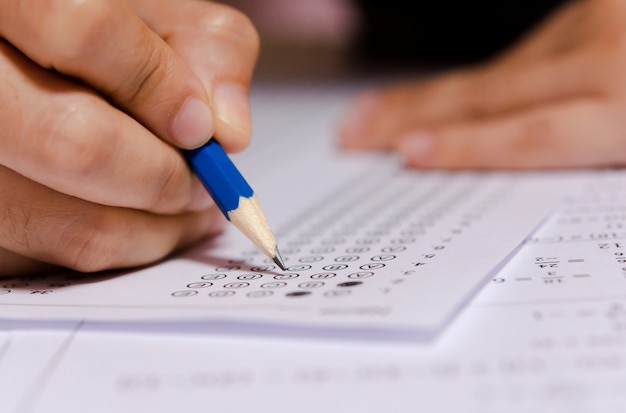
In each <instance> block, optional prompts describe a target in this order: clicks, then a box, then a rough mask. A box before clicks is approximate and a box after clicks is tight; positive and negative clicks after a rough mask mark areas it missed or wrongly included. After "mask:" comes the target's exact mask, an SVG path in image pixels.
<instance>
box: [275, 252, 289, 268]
mask: <svg viewBox="0 0 626 413" xmlns="http://www.w3.org/2000/svg"><path fill="white" fill-rule="evenodd" d="M273 259H274V262H275V263H276V265H278V267H279V268H280V269H281V270H283V271H287V267H285V263H284V262H283V257H281V256H280V252H278V247H276V251H274V258H273Z"/></svg>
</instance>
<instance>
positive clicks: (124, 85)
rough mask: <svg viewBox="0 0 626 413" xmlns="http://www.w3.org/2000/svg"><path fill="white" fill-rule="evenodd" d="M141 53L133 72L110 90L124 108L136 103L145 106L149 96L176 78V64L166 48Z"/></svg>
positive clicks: (148, 49) (153, 48)
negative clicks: (174, 65)
mask: <svg viewBox="0 0 626 413" xmlns="http://www.w3.org/2000/svg"><path fill="white" fill-rule="evenodd" d="M140 53H141V55H140V56H138V57H137V61H136V63H135V65H134V67H133V70H132V71H129V72H128V76H127V77H126V78H125V79H123V80H122V81H120V82H119V83H118V84H117V85H116V87H115V88H112V89H111V90H110V94H111V95H112V96H114V97H115V99H116V100H117V101H118V102H119V103H120V104H121V105H122V106H126V107H128V106H133V105H134V104H135V103H136V102H141V103H143V104H145V102H147V101H149V99H146V97H147V96H152V95H154V94H156V93H157V91H159V90H160V88H161V87H162V85H164V84H168V83H170V82H169V79H171V78H173V77H174V72H175V70H174V67H173V64H174V62H173V60H172V57H171V56H170V55H169V54H168V53H167V51H166V49H165V48H162V47H150V48H146V49H144V50H142V51H141V52H140Z"/></svg>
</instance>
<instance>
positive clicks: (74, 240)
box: [58, 214, 128, 272]
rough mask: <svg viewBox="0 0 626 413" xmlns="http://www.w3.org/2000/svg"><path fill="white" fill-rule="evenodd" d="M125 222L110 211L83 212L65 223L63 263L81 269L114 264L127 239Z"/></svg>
mask: <svg viewBox="0 0 626 413" xmlns="http://www.w3.org/2000/svg"><path fill="white" fill-rule="evenodd" d="M123 228H124V225H123V222H121V221H120V220H119V219H114V218H112V217H111V216H109V215H104V214H100V215H88V216H87V215H82V216H79V217H76V218H73V219H72V221H71V222H70V223H69V225H65V226H64V230H63V231H60V234H59V238H58V243H59V244H58V251H59V254H60V255H61V256H62V257H64V258H63V259H62V262H61V264H62V265H65V266H66V267H68V268H71V269H74V270H77V271H81V272H95V271H102V270H106V269H109V268H111V267H113V266H114V265H115V264H116V262H117V261H118V257H119V256H120V254H121V253H122V252H123V251H122V248H124V247H123V245H124V243H123V242H119V241H120V240H123V239H127V235H128V234H124V230H123Z"/></svg>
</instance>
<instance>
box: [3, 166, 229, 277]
mask: <svg viewBox="0 0 626 413" xmlns="http://www.w3.org/2000/svg"><path fill="white" fill-rule="evenodd" d="M0 215H1V216H0V234H2V235H1V236H0V248H3V249H6V250H9V251H12V252H13V253H15V254H18V255H21V256H24V257H26V258H30V259H33V260H37V261H41V262H46V263H50V264H53V265H58V266H62V267H67V268H71V269H75V270H78V271H85V272H92V271H100V270H106V269H112V268H124V267H133V266H138V265H143V264H148V263H152V262H154V261H157V260H159V259H161V258H163V257H165V256H167V255H168V254H170V253H171V252H173V251H175V250H177V249H180V248H184V247H186V246H189V245H191V244H193V243H196V242H197V241H199V240H200V239H202V238H203V237H206V236H207V235H209V234H212V233H214V232H216V231H217V230H218V229H219V228H220V227H221V225H222V223H223V217H221V214H220V213H219V211H218V210H217V208H212V209H210V210H206V211H203V212H195V213H184V214H180V215H155V214H151V213H148V212H144V211H137V210H133V209H128V208H115V207H107V206H103V205H98V204H93V203H90V202H87V201H84V200H81V199H78V198H75V197H71V196H68V195H64V194H60V193H58V192H55V191H53V190H51V189H50V188H47V187H44V186H42V185H40V184H38V183H36V182H33V181H31V180H29V179H27V178H25V177H23V176H21V175H19V174H17V173H16V172H14V171H12V170H10V169H7V168H4V167H0Z"/></svg>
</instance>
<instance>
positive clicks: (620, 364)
mask: <svg viewBox="0 0 626 413" xmlns="http://www.w3.org/2000/svg"><path fill="white" fill-rule="evenodd" d="M314 97H315V96H314ZM323 98H325V97H323ZM255 99H256V97H255ZM313 101H314V102H315V99H313ZM255 102H257V104H258V102H259V101H257V100H255ZM302 104H303V105H305V106H307V105H308V106H313V104H312V103H311V102H307V101H306V100H305V101H304V102H303V103H302ZM270 106H271V105H270ZM308 106H307V107H308ZM318 106H319V105H318ZM322 106H323V108H322V109H320V111H322V112H323V111H326V110H327V109H328V108H330V109H328V110H327V111H328V112H329V113H330V112H332V113H336V112H337V109H338V106H333V105H332V104H329V105H322ZM286 107H289V105H288V104H287V106H286ZM331 109H332V110H331ZM257 113H259V112H257ZM304 118H306V116H305V117H304ZM289 120H290V119H285V121H286V122H287V121H289ZM300 121H302V117H301V118H298V117H294V122H300ZM320 128H321V126H320V127H317V126H315V125H313V126H311V127H310V129H307V130H310V131H311V133H312V135H311V136H316V135H315V134H316V133H317V132H316V131H319V130H320ZM303 135H306V134H305V133H304V132H303ZM298 142H300V141H298ZM307 142H308V140H305V143H303V145H306V144H307ZM312 146H314V145H312ZM283 147H284V145H279V146H278V147H272V146H271V145H267V148H269V149H267V150H268V151H269V152H268V153H273V152H274V151H276V150H278V149H280V148H283ZM263 148H264V149H265V148H266V147H265V146H263ZM328 148H330V146H328V147H327V150H329V151H330V149H328ZM307 150H308V149H307ZM249 156H251V155H249V154H245V155H243V156H242V157H241V158H240V161H241V162H243V165H244V167H245V168H248V167H249V168H250V169H249V171H248V174H249V175H253V176H255V177H259V181H260V182H261V185H262V184H263V182H265V180H268V182H271V181H272V179H274V178H272V172H271V171H269V170H267V169H265V168H261V167H259V166H258V164H255V163H248V162H247V160H248V159H249ZM359 157H360V156H357V157H355V158H354V160H350V159H348V160H347V161H346V162H347V163H350V164H352V162H355V163H354V164H352V165H358V162H359V160H358V158H359ZM285 159H286V162H288V161H289V159H290V158H289V157H288V156H285ZM292 166H293V164H292ZM255 168H257V169H256V171H257V172H258V174H257V173H253V172H254V171H255ZM355 168H356V170H358V167H355ZM435 175H436V174H434V175H433V176H435ZM467 176H472V175H466V174H460V176H459V177H456V178H458V179H461V180H462V179H469V178H467ZM502 176H504V177H505V178H504V179H505V180H506V179H511V182H514V183H517V182H518V179H517V178H515V176H517V175H507V174H504V175H502ZM539 176H540V175H536V177H537V178H538V177H539ZM546 176H552V175H546ZM554 177H555V176H553V178H554ZM288 178H289V177H286V180H287V181H288ZM311 179H313V178H311ZM446 179H450V180H451V181H454V179H455V177H454V176H452V175H450V176H449V177H448V178H446ZM533 179H534V178H533ZM554 179H557V178H554ZM525 180H526V178H524V177H519V181H525ZM537 181H538V182H537V185H538V186H536V187H535V188H534V190H532V191H530V190H528V191H526V190H525V191H524V193H525V194H526V196H527V198H526V199H525V200H524V201H523V202H519V203H517V204H515V205H512V206H511V208H510V210H509V211H507V212H506V216H507V220H506V221H507V224H506V225H508V222H510V221H514V220H515V219H516V218H515V217H517V216H524V214H525V210H526V209H527V208H528V206H529V204H532V203H533V202H534V200H535V199H536V198H544V197H549V196H552V195H550V194H551V193H554V192H557V193H559V192H560V191H563V192H565V193H567V197H566V199H564V201H563V202H564V203H563V204H562V205H561V207H559V208H558V210H556V211H555V212H554V213H553V214H551V215H550V216H549V217H548V218H547V220H546V221H545V222H544V223H542V222H540V221H541V220H539V221H537V222H536V223H535V225H537V226H540V224H542V225H541V227H540V228H539V229H538V230H537V231H536V232H534V233H533V234H532V236H530V237H528V239H527V240H526V241H525V242H524V243H523V245H522V246H521V248H520V249H519V250H518V251H517V253H516V254H515V255H514V256H513V257H512V258H511V259H510V260H509V261H508V262H507V263H506V265H505V266H504V267H503V268H502V269H500V270H499V271H497V273H494V274H492V275H489V276H488V275H487V274H485V276H486V284H485V285H484V288H483V289H482V290H481V292H480V293H479V294H478V295H477V296H476V297H475V298H474V300H473V301H472V302H471V303H469V304H468V305H467V306H466V307H465V308H464V309H463V311H462V312H460V314H459V316H458V317H457V318H456V319H454V320H453V321H451V322H449V324H448V326H447V328H446V329H443V330H440V331H439V333H440V334H439V335H437V336H436V339H435V340H433V341H430V342H424V341H422V342H402V343H399V342H394V341H385V342H378V341H376V342H374V341H371V340H329V339H322V338H320V337H319V336H317V337H316V339H302V338H294V337H291V336H288V335H284V336H281V337H276V336H273V337H268V336H267V332H266V330H265V329H263V328H261V329H256V330H255V329H254V328H253V326H258V325H262V323H261V322H260V321H258V320H257V322H255V323H253V324H251V325H249V326H248V328H249V331H252V332H253V333H254V334H250V335H247V336H244V337H242V336H238V335H234V334H213V333H210V331H208V330H207V329H199V328H198V329H197V330H196V331H195V333H194V332H193V331H192V330H191V329H189V328H186V327H185V323H181V322H180V320H179V321H176V320H171V322H170V323H169V324H163V325H162V327H163V328H161V329H160V330H158V329H157V330H156V331H155V330H154V329H152V331H145V330H151V329H150V328H143V330H144V331H142V329H141V328H139V327H142V326H143V327H145V326H146V325H150V324H145V323H143V324H142V323H133V324H125V325H128V326H129V328H126V329H122V328H119V325H120V324H119V323H111V324H105V323H102V322H87V323H84V324H80V323H78V322H77V323H75V324H68V325H62V324H61V325H60V324H58V323H52V322H50V321H43V322H42V321H39V318H37V317H32V319H31V320H30V321H16V322H13V323H7V322H5V323H0V349H4V350H0V384H2V385H0V395H1V397H0V402H1V403H2V411H7V412H11V413H56V412H64V413H78V412H80V413H82V412H85V411H89V412H90V413H105V412H106V413H110V412H116V413H126V412H128V413H131V412H132V413H137V412H151V413H170V412H185V413H196V412H197V413H201V412H207V411H212V412H220V413H225V412H237V413H239V412H246V411H254V412H261V413H262V412H267V413H283V412H284V413H293V412H298V413H307V412H311V413H313V412H315V413H318V412H331V413H333V412H337V413H339V412H341V413H343V412H357V411H358V412H364V413H378V412H381V411H384V412H415V411H430V412H464V413H466V412H467V413H502V412H506V413H517V412H533V413H561V412H562V413H605V412H606V413H613V412H622V411H626V384H624V383H626V288H625V286H624V284H625V283H626V265H624V264H625V263H624V262H622V260H623V258H622V257H623V255H622V254H626V244H625V243H624V242H625V241H626V207H625V205H626V173H624V172H623V171H610V172H591V171H590V172H584V171H583V172H577V173H571V174H569V173H567V174H565V176H564V177H558V179H557V181H555V182H554V183H553V184H551V185H546V186H542V183H541V180H540V179H537ZM497 182H501V181H500V178H498V179H497ZM255 187H258V185H255ZM268 190H270V191H271V187H269V189H268V188H263V191H265V192H266V191H268ZM315 190H316V188H307V190H306V191H303V193H311V192H313V193H315ZM265 192H263V194H264V193H265ZM513 192H515V189H514V190H513ZM259 193H261V191H259ZM288 195H289V193H287V195H284V196H288ZM316 196H317V195H316ZM291 197H292V198H293V199H289V201H290V202H292V204H293V205H296V207H294V210H300V209H301V208H302V205H306V202H307V200H306V199H302V198H300V197H298V196H294V195H291ZM263 201H264V204H267V202H265V201H266V200H265V199H263ZM271 202H272V200H271V199H270V203H271ZM466 206H467V204H465V203H464V204H462V205H461V204H460V205H459V207H466ZM273 208H274V207H273V206H270V205H266V209H267V210H268V211H267V212H270V211H273ZM270 213H274V212H270ZM280 218H281V217H280V214H278V215H276V216H272V217H271V221H272V222H277V223H278V222H279V221H280ZM481 222H482V221H481ZM506 225H502V226H501V227H496V228H491V229H492V230H493V232H492V233H491V235H492V236H494V237H496V236H498V237H499V236H500V235H499V234H501V233H506V228H507V226H506ZM435 232H437V231H435ZM230 237H235V238H236V237H237V235H236V234H235V233H233V234H228V235H227V236H226V237H224V238H223V239H224V240H230V239H231V238H230ZM483 241H485V239H484V238H476V239H474V241H473V243H474V244H481V243H482V242H483ZM224 242H226V241H224ZM228 242H231V241H228ZM232 242H233V243H236V245H239V243H240V242H242V241H241V240H238V239H237V240H235V241H232ZM467 244H471V242H468V241H464V242H463V243H462V245H467ZM459 245H461V244H459ZM218 247H219V248H222V247H224V246H222V245H220V246H218ZM226 247H228V245H226ZM251 250H252V248H251V247H249V246H248V247H247V248H245V249H244V251H251ZM198 251H199V252H198ZM198 251H196V252H193V253H191V255H190V256H189V257H188V258H183V259H186V260H191V259H192V257H195V256H196V255H195V254H198V255H199V256H202V254H203V251H204V249H202V248H200V249H199V250H198ZM216 251H218V250H216ZM219 251H222V250H221V249H220V250H219ZM253 257H256V256H254V255H253ZM294 257H295V256H294ZM445 258H446V262H450V263H451V264H450V265H455V266H456V268H461V269H462V270H466V269H468V268H469V265H467V264H466V263H465V262H462V263H455V262H454V261H455V259H456V258H457V255H456V254H451V255H449V256H445ZM470 258H472V257H470ZM501 258H504V257H498V259H501ZM229 259H230V258H229ZM292 259H293V258H292ZM186 264H189V263H186ZM193 264H194V265H199V266H203V265H205V264H202V263H197V262H194V263H193ZM386 268H387V267H386ZM129 275H130V277H126V276H124V277H119V280H126V279H127V278H128V279H129V280H133V281H132V282H129V283H128V284H126V283H125V285H124V288H121V289H118V290H115V289H109V286H108V284H109V282H110V281H111V280H106V279H105V280H103V281H101V282H100V281H98V280H96V281H94V282H95V283H96V284H95V285H94V289H97V288H95V287H97V286H98V285H101V286H103V287H102V291H103V292H104V291H106V292H107V293H108V294H113V293H119V294H122V298H123V300H121V301H115V300H119V299H117V298H108V297H107V298H99V299H101V300H103V301H102V302H104V303H107V302H114V303H116V304H115V305H105V306H103V307H102V308H101V311H102V312H101V314H100V316H99V317H98V318H99V319H101V320H103V319H106V318H107V317H111V318H116V317H112V316H110V315H109V312H111V311H114V310H115V309H119V310H120V314H122V315H124V316H126V314H123V313H124V311H126V312H131V313H134V312H135V311H136V310H137V308H136V307H130V306H128V307H122V306H121V305H120V302H123V303H128V302H130V301H131V298H130V297H135V298H136V302H138V303H139V304H140V305H139V308H142V306H143V308H147V306H146V304H145V302H142V301H141V300H143V299H145V297H146V295H148V296H150V294H146V291H148V292H152V291H155V292H159V291H165V292H169V291H172V288H173V287H174V286H178V285H179V284H177V283H179V282H183V283H184V282H186V281H187V278H186V277H187V276H188V274H186V273H178V274H175V276H173V277H172V278H173V281H167V280H164V279H162V278H159V275H158V274H156V275H155V277H156V279H149V278H134V275H133V274H129ZM376 276H378V274H377V275H376ZM372 278H374V277H372ZM379 278H381V277H379ZM177 279H181V281H178V280H177ZM117 280H118V278H116V279H115V281H116V282H117ZM182 280H184V281H182ZM68 281H70V282H72V281H74V280H68ZM14 282H15V283H19V282H22V283H25V282H29V281H28V280H22V281H20V280H17V281H15V280H14ZM169 282H171V284H169ZM5 285H8V284H5ZM368 285H369V284H368ZM31 286H32V284H29V285H23V284H22V285H21V286H20V285H17V286H11V287H3V288H4V289H5V290H7V289H10V290H11V291H12V292H11V293H8V294H4V296H5V297H4V298H3V300H5V299H6V296H9V295H11V294H13V291H16V289H17V291H20V292H21V293H23V296H26V295H27V292H28V291H29V290H28V289H29V288H30V287H31ZM74 288H79V287H70V288H68V291H72V290H73V289H74ZM80 288H83V287H80ZM403 288H404V287H403ZM36 291H44V289H42V290H36ZM57 292H58V290H55V292H54V293H49V294H41V293H35V294H33V296H34V297H35V298H31V301H30V302H27V303H26V304H27V305H26V306H25V307H26V308H31V307H37V306H39V304H35V303H41V302H42V301H38V300H41V299H44V300H48V299H49V297H52V296H53V295H56V293H57ZM72 294H73V293H72ZM72 294H68V296H67V297H68V299H69V297H71V295H72ZM133 294H134V295H133ZM77 295H78V296H80V295H81V294H77ZM92 298H93V297H92ZM107 300H108V301H107ZM124 300H125V301H124ZM155 300H156V299H155ZM3 302H6V301H3ZM156 302H157V303H159V302H158V301H156ZM391 303H392V304H394V305H395V302H391ZM298 305H300V304H298ZM15 308H17V306H15V307H13V306H11V307H9V306H2V307H0V311H1V313H0V314H2V316H3V318H6V317H7V313H8V311H9V309H10V311H11V313H10V314H11V315H14V314H15V313H14V312H13V311H14V309H15ZM42 308H43V309H45V310H46V311H56V310H55V309H54V307H52V306H49V305H47V304H46V303H45V302H44V305H43V306H42ZM233 308H241V310H240V311H239V313H241V314H243V315H242V317H249V314H250V313H251V312H252V310H253V309H254V307H253V306H252V305H250V304H245V305H241V306H240V305H239V304H237V303H235V304H234V305H226V304H224V305H223V306H222V307H220V308H219V310H220V312H222V313H223V312H232V311H234V310H233ZM260 308H261V309H263V311H265V312H267V314H268V317H269V316H270V315H271V317H277V318H274V320H276V319H278V318H279V316H278V315H277V314H280V313H282V312H286V313H293V312H294V308H295V306H294V307H291V306H289V307H285V308H283V309H280V310H276V311H268V310H267V308H263V307H260ZM92 311H93V310H89V308H88V307H85V306H79V307H77V308H75V309H74V310H71V308H70V306H69V305H68V306H67V307H66V308H65V309H63V312H64V316H67V317H74V318H78V317H79V315H80V314H87V315H90V316H91V315H93V314H90V312H92ZM172 311H178V309H177V308H173V309H172ZM203 311H206V312H211V311H212V310H211V308H208V309H206V308H205V309H204V310H203ZM301 313H302V314H305V315H306V314H307V312H306V311H303V312H301ZM24 314H26V313H22V315H24ZM134 314H136V313H134ZM211 314H212V313H211ZM211 314H209V315H211ZM26 315H27V314H26ZM57 315H58V314H55V315H54V316H55V317H56V316H57ZM415 315H416V316H419V314H418V313H416V314H415ZM211 316H212V315H211ZM26 318H28V317H26ZM303 318H304V316H303ZM33 319H34V320H33ZM296 320H297V321H299V319H297V318H296ZM226 323H227V324H228V323H232V320H231V321H227V322H226ZM199 325H201V324H194V326H196V327H198V326H199ZM240 327H242V326H241V325H240ZM130 328H133V329H135V331H132V332H129V331H128V330H129V329H130ZM245 330H246V329H243V328H240V329H239V330H238V331H232V332H233V333H234V332H239V333H242V332H245ZM14 337H19V338H17V339H15V338H14ZM15 340H18V341H15ZM9 341H10V342H11V344H10V347H7V346H6V343H8V342H9ZM15 344H19V345H15ZM8 349H10V352H9V351H7V350H8ZM11 377H14V378H15V379H14V380H13V381H11Z"/></svg>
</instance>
